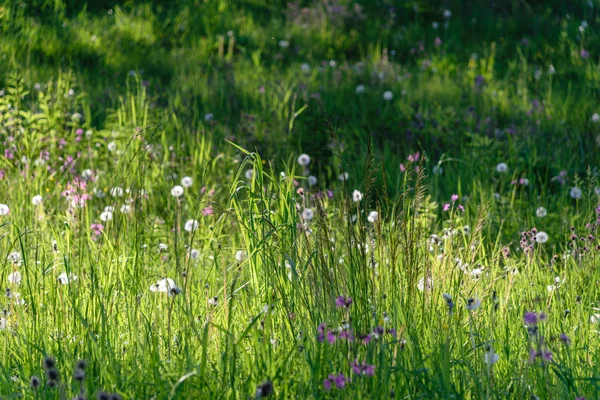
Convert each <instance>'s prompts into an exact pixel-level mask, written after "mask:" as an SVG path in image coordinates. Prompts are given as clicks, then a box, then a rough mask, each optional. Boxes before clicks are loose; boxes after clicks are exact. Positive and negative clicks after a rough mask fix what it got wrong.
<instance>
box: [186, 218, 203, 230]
mask: <svg viewBox="0 0 600 400" xmlns="http://www.w3.org/2000/svg"><path fill="white" fill-rule="evenodd" d="M198 226H200V224H199V223H198V221H196V220H195V219H188V220H187V221H186V222H185V226H184V229H185V230H186V231H187V232H194V231H195V230H196V229H198Z"/></svg>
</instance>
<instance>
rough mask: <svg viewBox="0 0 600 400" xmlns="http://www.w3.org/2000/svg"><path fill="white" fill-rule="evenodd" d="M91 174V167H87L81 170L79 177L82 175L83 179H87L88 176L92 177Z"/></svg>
mask: <svg viewBox="0 0 600 400" xmlns="http://www.w3.org/2000/svg"><path fill="white" fill-rule="evenodd" d="M93 174H94V173H93V172H92V170H91V169H89V168H86V169H84V170H83V171H81V177H82V178H83V179H85V180H88V179H90V178H91V177H92V175H93Z"/></svg>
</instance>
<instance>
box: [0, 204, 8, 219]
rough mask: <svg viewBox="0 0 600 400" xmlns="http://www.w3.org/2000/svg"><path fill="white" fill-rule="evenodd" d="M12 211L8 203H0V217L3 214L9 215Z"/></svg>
mask: <svg viewBox="0 0 600 400" xmlns="http://www.w3.org/2000/svg"><path fill="white" fill-rule="evenodd" d="M9 212H10V208H8V206H7V205H6V204H0V217H1V216H3V215H8V213H9Z"/></svg>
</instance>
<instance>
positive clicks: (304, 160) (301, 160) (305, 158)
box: [298, 154, 310, 167]
mask: <svg viewBox="0 0 600 400" xmlns="http://www.w3.org/2000/svg"><path fill="white" fill-rule="evenodd" d="M298 164H300V165H301V166H303V167H306V166H308V164H310V156H309V155H308V154H300V155H299V156H298Z"/></svg>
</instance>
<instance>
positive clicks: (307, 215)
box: [302, 208, 315, 221]
mask: <svg viewBox="0 0 600 400" xmlns="http://www.w3.org/2000/svg"><path fill="white" fill-rule="evenodd" d="M314 216H315V213H314V211H313V210H312V208H305V209H304V210H303V211H302V219H303V220H305V221H311V220H312V219H313V218H314Z"/></svg>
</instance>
